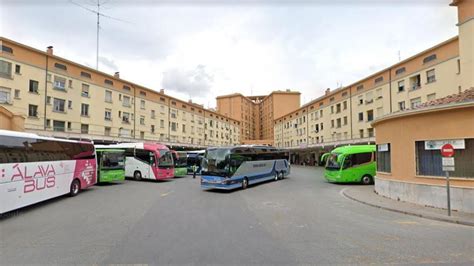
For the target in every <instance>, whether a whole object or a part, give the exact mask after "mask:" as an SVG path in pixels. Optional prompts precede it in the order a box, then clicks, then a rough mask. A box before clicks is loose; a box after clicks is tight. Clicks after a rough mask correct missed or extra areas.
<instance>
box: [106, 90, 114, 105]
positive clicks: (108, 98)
mask: <svg viewBox="0 0 474 266" xmlns="http://www.w3.org/2000/svg"><path fill="white" fill-rule="evenodd" d="M105 102H108V103H111V102H112V91H107V90H106V91H105Z"/></svg>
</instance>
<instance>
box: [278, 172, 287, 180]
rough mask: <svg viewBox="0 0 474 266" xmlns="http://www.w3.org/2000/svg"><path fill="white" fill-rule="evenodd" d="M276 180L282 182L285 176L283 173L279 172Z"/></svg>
mask: <svg viewBox="0 0 474 266" xmlns="http://www.w3.org/2000/svg"><path fill="white" fill-rule="evenodd" d="M278 178H279V179H280V180H283V179H284V178H285V174H284V173H283V171H281V172H280V173H278Z"/></svg>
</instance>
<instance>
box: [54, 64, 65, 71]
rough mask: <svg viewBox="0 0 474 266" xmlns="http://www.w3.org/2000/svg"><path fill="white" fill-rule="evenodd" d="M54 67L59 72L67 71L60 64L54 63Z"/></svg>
mask: <svg viewBox="0 0 474 266" xmlns="http://www.w3.org/2000/svg"><path fill="white" fill-rule="evenodd" d="M54 67H55V68H57V69H60V70H64V71H67V67H66V65H63V64H60V63H54Z"/></svg>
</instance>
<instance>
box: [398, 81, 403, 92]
mask: <svg viewBox="0 0 474 266" xmlns="http://www.w3.org/2000/svg"><path fill="white" fill-rule="evenodd" d="M402 91H405V80H400V81H399V82H398V92H402Z"/></svg>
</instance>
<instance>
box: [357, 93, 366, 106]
mask: <svg viewBox="0 0 474 266" xmlns="http://www.w3.org/2000/svg"><path fill="white" fill-rule="evenodd" d="M357 100H358V102H359V105H362V104H364V95H359V96H358V97H357Z"/></svg>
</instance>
